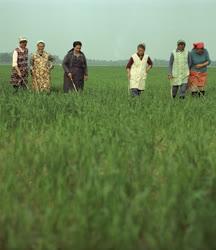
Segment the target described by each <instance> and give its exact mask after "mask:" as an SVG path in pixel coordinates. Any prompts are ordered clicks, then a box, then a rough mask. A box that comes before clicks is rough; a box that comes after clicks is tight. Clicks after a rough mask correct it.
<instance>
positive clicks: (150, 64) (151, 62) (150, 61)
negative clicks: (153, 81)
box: [147, 57, 153, 67]
mask: <svg viewBox="0 0 216 250" xmlns="http://www.w3.org/2000/svg"><path fill="white" fill-rule="evenodd" d="M147 63H148V65H149V66H151V67H153V61H152V59H151V58H150V57H148V61H147Z"/></svg>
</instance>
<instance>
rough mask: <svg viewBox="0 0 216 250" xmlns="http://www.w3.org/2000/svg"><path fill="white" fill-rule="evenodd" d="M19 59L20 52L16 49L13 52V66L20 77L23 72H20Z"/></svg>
mask: <svg viewBox="0 0 216 250" xmlns="http://www.w3.org/2000/svg"><path fill="white" fill-rule="evenodd" d="M17 60H18V53H17V51H16V50H14V52H13V61H12V67H13V68H14V69H15V70H16V72H17V74H18V76H19V77H22V74H21V72H20V69H19V68H18V64H17Z"/></svg>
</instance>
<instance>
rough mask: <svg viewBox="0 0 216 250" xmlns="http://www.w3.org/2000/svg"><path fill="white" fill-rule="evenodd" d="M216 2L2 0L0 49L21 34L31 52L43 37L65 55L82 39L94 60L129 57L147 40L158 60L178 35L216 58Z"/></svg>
mask: <svg viewBox="0 0 216 250" xmlns="http://www.w3.org/2000/svg"><path fill="white" fill-rule="evenodd" d="M215 10H216V0H0V52H11V51H13V49H14V48H15V47H17V44H18V37H19V36H26V37H27V38H28V40H29V44H28V47H29V50H30V52H33V51H34V50H35V49H36V42H37V41H38V40H44V41H45V42H46V50H47V51H48V52H49V53H51V54H55V55H59V56H60V57H61V58H63V57H64V55H65V54H66V53H67V51H68V50H70V49H71V48H72V44H73V41H74V40H81V41H82V43H83V48H82V50H83V52H84V53H85V54H86V56H87V58H89V59H101V60H102V59H104V60H119V59H127V58H129V57H130V56H131V54H133V53H134V52H135V51H136V46H137V45H138V44H139V43H143V42H144V43H145V44H146V48H147V51H146V53H147V54H148V55H150V56H151V57H152V58H153V59H154V58H157V59H168V58H169V56H170V53H171V51H172V50H173V49H174V48H175V47H176V42H177V40H179V39H184V40H185V41H186V42H187V47H188V49H191V48H192V44H193V42H199V41H203V42H205V44H206V47H207V49H208V50H209V53H210V56H211V58H212V59H216V46H215V44H216V35H215V24H216V14H215Z"/></svg>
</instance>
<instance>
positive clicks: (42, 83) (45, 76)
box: [32, 67, 50, 92]
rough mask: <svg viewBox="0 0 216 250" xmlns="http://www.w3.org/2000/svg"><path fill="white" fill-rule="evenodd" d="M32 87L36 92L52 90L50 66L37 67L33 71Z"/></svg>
mask: <svg viewBox="0 0 216 250" xmlns="http://www.w3.org/2000/svg"><path fill="white" fill-rule="evenodd" d="M32 89H33V90H34V91H36V92H50V71H49V69H48V68H37V67H36V68H35V69H34V70H33V72H32Z"/></svg>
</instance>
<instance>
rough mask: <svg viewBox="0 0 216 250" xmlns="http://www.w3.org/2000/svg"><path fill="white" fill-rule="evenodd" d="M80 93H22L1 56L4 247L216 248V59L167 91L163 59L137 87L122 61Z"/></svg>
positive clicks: (0, 221) (94, 72)
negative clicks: (196, 85) (130, 85)
mask: <svg viewBox="0 0 216 250" xmlns="http://www.w3.org/2000/svg"><path fill="white" fill-rule="evenodd" d="M89 71H90V72H89V73H90V79H89V81H88V82H87V83H86V89H85V92H84V93H83V94H82V95H79V96H77V95H76V94H68V95H65V94H63V93H62V74H63V72H62V70H61V68H60V67H59V68H58V67H57V68H56V69H55V70H54V72H53V77H52V79H53V91H52V93H51V94H50V95H46V94H41V95H38V94H34V93H31V92H20V93H18V94H16V95H14V94H13V93H12V90H11V88H10V86H9V84H8V79H9V74H10V68H9V67H7V66H1V67H0V249H1V250H12V249H13V250H14V249H17V250H46V249H49V250H89V249H90V250H160V249H162V250H214V249H216V241H215V234H216V131H215V124H216V116H215V111H216V102H215V99H216V85H215V83H216V70H215V69H210V71H209V85H208V87H207V95H206V98H205V99H192V98H191V97H190V96H188V98H187V99H186V100H183V101H182V100H178V99H177V100H175V101H173V100H171V98H170V87H169V83H168V82H167V76H166V73H167V72H166V69H160V68H155V69H153V70H152V72H151V73H150V75H149V79H148V86H147V89H146V93H145V94H144V95H143V96H141V97H140V98H131V97H129V96H128V93H127V80H126V77H125V76H126V74H125V70H124V68H121V67H114V68H111V67H92V68H90V69H89Z"/></svg>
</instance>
